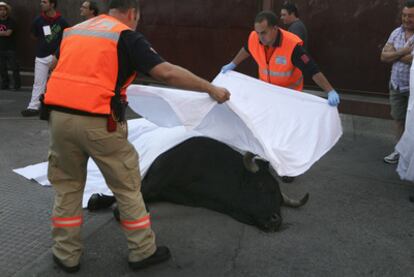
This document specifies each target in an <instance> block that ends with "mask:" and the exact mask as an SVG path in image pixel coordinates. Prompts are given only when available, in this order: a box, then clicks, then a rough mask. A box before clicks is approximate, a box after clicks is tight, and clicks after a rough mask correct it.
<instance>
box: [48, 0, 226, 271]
mask: <svg viewBox="0 0 414 277" xmlns="http://www.w3.org/2000/svg"><path fill="white" fill-rule="evenodd" d="M138 19H139V4H138V1H137V0H111V1H109V14H108V15H100V16H97V17H94V18H92V19H89V20H87V21H84V22H82V23H80V24H78V25H76V26H74V27H72V28H68V29H66V30H65V32H64V35H63V40H62V43H61V46H60V50H59V52H58V62H57V66H56V68H55V70H54V71H53V73H52V75H51V77H50V79H49V82H48V84H47V90H46V93H45V95H44V99H43V102H44V105H43V110H46V109H45V107H47V110H50V117H49V126H50V135H51V138H50V148H49V168H48V178H49V180H50V182H51V184H52V185H53V187H54V189H55V191H56V195H55V203H54V207H53V215H52V237H53V240H54V244H53V247H52V252H53V259H54V261H55V263H56V264H57V265H58V266H59V267H60V268H62V269H63V270H64V271H66V272H76V271H78V270H79V268H80V256H81V252H82V243H81V238H80V231H81V230H80V228H81V225H82V221H83V219H82V195H83V190H84V187H85V181H86V174H87V173H86V172H87V171H86V170H87V162H88V159H89V157H91V158H92V159H93V160H94V161H95V163H96V164H97V166H98V167H99V169H100V170H101V172H102V174H103V176H104V178H105V181H106V183H107V185H108V187H109V188H110V189H111V190H112V191H113V193H114V195H115V197H116V199H117V203H118V206H119V210H120V218H121V225H122V227H123V230H124V232H125V235H126V237H127V243H128V248H129V257H128V262H129V265H130V267H131V268H132V269H141V268H144V267H147V266H150V265H153V264H157V263H160V262H163V261H165V260H167V259H169V258H170V252H169V249H168V248H167V247H165V246H159V247H157V246H156V244H155V235H154V233H153V231H152V229H151V221H150V216H149V214H148V212H147V210H146V208H145V205H144V201H143V199H142V195H141V192H140V186H141V179H140V175H139V164H138V160H139V159H138V153H137V152H136V150H135V149H134V147H133V146H132V144H130V143H129V142H128V140H127V124H126V121H125V114H124V112H125V108H126V103H127V102H126V94H125V91H126V88H127V87H128V85H129V84H130V83H131V82H132V80H133V79H134V77H135V72H136V71H139V72H145V73H148V74H150V75H151V76H153V77H154V78H155V79H158V80H161V81H164V82H165V83H167V84H169V85H172V86H175V87H180V88H184V89H191V90H198V91H203V92H207V93H209V95H210V96H211V97H212V98H213V99H215V100H216V101H218V102H219V103H222V102H225V101H227V100H228V99H229V97H230V94H229V92H228V91H227V90H226V89H224V88H220V87H215V86H213V85H212V84H211V83H209V82H207V81H205V80H203V79H201V78H199V77H197V76H195V75H194V74H192V73H191V72H189V71H187V70H185V69H183V68H181V67H179V66H176V65H173V64H170V63H168V62H166V61H164V60H163V59H162V58H161V57H160V56H159V55H158V54H157V53H156V52H155V51H154V50H153V49H152V48H151V46H150V44H149V43H148V42H147V40H146V39H145V38H144V37H143V36H142V35H141V34H139V33H137V32H135V31H133V30H135V28H136V26H137V23H138ZM43 115H44V116H45V114H44V113H43ZM46 115H47V113H46Z"/></svg>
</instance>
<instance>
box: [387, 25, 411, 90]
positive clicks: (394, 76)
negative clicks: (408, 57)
mask: <svg viewBox="0 0 414 277" xmlns="http://www.w3.org/2000/svg"><path fill="white" fill-rule="evenodd" d="M410 43H414V35H413V36H411V37H410V38H409V39H408V40H407V39H406V38H405V31H404V28H403V27H402V26H401V27H398V28H397V29H395V30H394V31H393V32H392V33H391V35H390V37H389V38H388V41H387V44H391V45H393V46H394V48H395V49H396V50H400V49H401V48H404V47H406V46H408V45H409V44H410ZM410 67H411V65H409V64H406V63H403V62H400V61H396V62H394V63H393V65H392V69H391V80H390V85H391V87H392V89H394V90H397V91H399V92H407V91H409V88H410V85H409V79H410Z"/></svg>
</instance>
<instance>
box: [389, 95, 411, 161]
mask: <svg viewBox="0 0 414 277" xmlns="http://www.w3.org/2000/svg"><path fill="white" fill-rule="evenodd" d="M408 97H409V92H399V91H396V90H393V89H390V106H391V117H392V118H393V119H394V122H395V126H396V140H397V141H398V140H400V138H401V136H402V134H403V132H404V125H405V116H406V113H407V106H408ZM399 157H400V155H399V153H398V152H397V151H396V150H395V149H394V151H393V152H392V153H391V154H389V155H388V156H386V157H384V162H386V163H389V164H396V163H398V159H399Z"/></svg>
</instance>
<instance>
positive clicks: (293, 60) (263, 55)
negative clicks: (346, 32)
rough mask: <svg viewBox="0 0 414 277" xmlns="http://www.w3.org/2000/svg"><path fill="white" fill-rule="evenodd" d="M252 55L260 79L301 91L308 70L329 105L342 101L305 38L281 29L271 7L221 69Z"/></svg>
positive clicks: (284, 178) (261, 15) (257, 17)
mask: <svg viewBox="0 0 414 277" xmlns="http://www.w3.org/2000/svg"><path fill="white" fill-rule="evenodd" d="M250 56H251V57H253V59H254V60H255V61H256V63H257V65H258V67H259V78H260V80H262V81H264V82H267V83H271V84H274V85H277V86H281V87H286V88H290V89H294V90H297V91H302V89H303V74H304V73H306V74H307V75H309V76H312V79H313V81H314V82H315V83H316V84H317V85H318V86H319V87H320V88H322V89H323V91H325V92H326V93H327V94H328V103H329V105H331V106H337V105H338V104H339V101H340V100H339V95H338V93H337V92H336V91H335V90H334V89H333V87H332V85H331V84H330V83H329V81H328V80H327V79H326V77H325V75H324V74H323V73H322V72H321V71H320V70H319V68H318V66H317V64H316V63H315V62H314V61H313V59H312V58H311V57H310V56H309V55H308V54H307V52H306V50H305V48H304V47H303V41H302V40H301V39H300V38H299V37H298V36H296V35H295V34H293V33H290V32H288V31H284V30H282V29H280V28H279V27H278V25H277V17H276V14H274V13H273V12H271V11H262V12H260V13H259V14H257V16H256V19H255V23H254V31H252V32H251V33H250V36H249V40H248V44H247V45H246V46H244V47H242V48H241V49H240V51H239V53H238V54H237V55H236V57H235V58H234V59H233V61H231V62H230V63H229V64H226V65H225V66H223V67H222V69H221V72H222V73H226V72H227V71H229V70H233V69H235V68H236V66H237V65H238V64H240V63H241V62H242V61H244V60H245V59H247V58H248V57H250ZM281 178H282V181H283V182H285V183H290V182H292V181H293V180H294V177H289V176H282V177H281Z"/></svg>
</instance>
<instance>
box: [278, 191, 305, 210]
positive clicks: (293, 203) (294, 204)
mask: <svg viewBox="0 0 414 277" xmlns="http://www.w3.org/2000/svg"><path fill="white" fill-rule="evenodd" d="M282 197H283V203H284V205H285V206H287V207H291V208H299V207H300V206H303V205H305V204H306V202H308V199H309V193H307V194H306V195H305V196H304V197H303V198H302V199H300V200H296V199H292V198H290V197H288V196H287V195H286V194H284V193H283V192H282Z"/></svg>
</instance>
